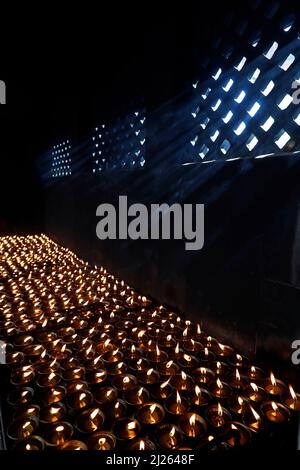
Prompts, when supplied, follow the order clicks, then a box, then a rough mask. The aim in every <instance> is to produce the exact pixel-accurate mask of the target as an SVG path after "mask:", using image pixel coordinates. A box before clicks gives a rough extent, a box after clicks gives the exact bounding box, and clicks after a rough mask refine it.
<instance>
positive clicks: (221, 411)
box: [218, 402, 223, 418]
mask: <svg viewBox="0 0 300 470" xmlns="http://www.w3.org/2000/svg"><path fill="white" fill-rule="evenodd" d="M218 416H219V418H221V417H222V416H223V408H222V406H221V404H220V402H218Z"/></svg>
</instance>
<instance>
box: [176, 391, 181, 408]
mask: <svg viewBox="0 0 300 470" xmlns="http://www.w3.org/2000/svg"><path fill="white" fill-rule="evenodd" d="M176 403H177V405H180V404H181V396H180V393H179V392H178V390H176Z"/></svg>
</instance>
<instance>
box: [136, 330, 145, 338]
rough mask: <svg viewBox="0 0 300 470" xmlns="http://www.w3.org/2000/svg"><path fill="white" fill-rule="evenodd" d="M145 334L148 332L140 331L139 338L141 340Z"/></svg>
mask: <svg viewBox="0 0 300 470" xmlns="http://www.w3.org/2000/svg"><path fill="white" fill-rule="evenodd" d="M145 333H146V330H141V331H139V332H138V335H137V336H138V338H139V339H141V338H142V337H143V336H144V334H145Z"/></svg>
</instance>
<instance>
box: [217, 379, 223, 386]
mask: <svg viewBox="0 0 300 470" xmlns="http://www.w3.org/2000/svg"><path fill="white" fill-rule="evenodd" d="M217 385H218V388H223V384H222V382H221V380H220V379H219V378H218V379H217Z"/></svg>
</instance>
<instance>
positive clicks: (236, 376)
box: [235, 369, 241, 382]
mask: <svg viewBox="0 0 300 470" xmlns="http://www.w3.org/2000/svg"><path fill="white" fill-rule="evenodd" d="M235 378H236V380H237V382H240V380H241V376H240V373H239V370H238V369H235Z"/></svg>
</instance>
